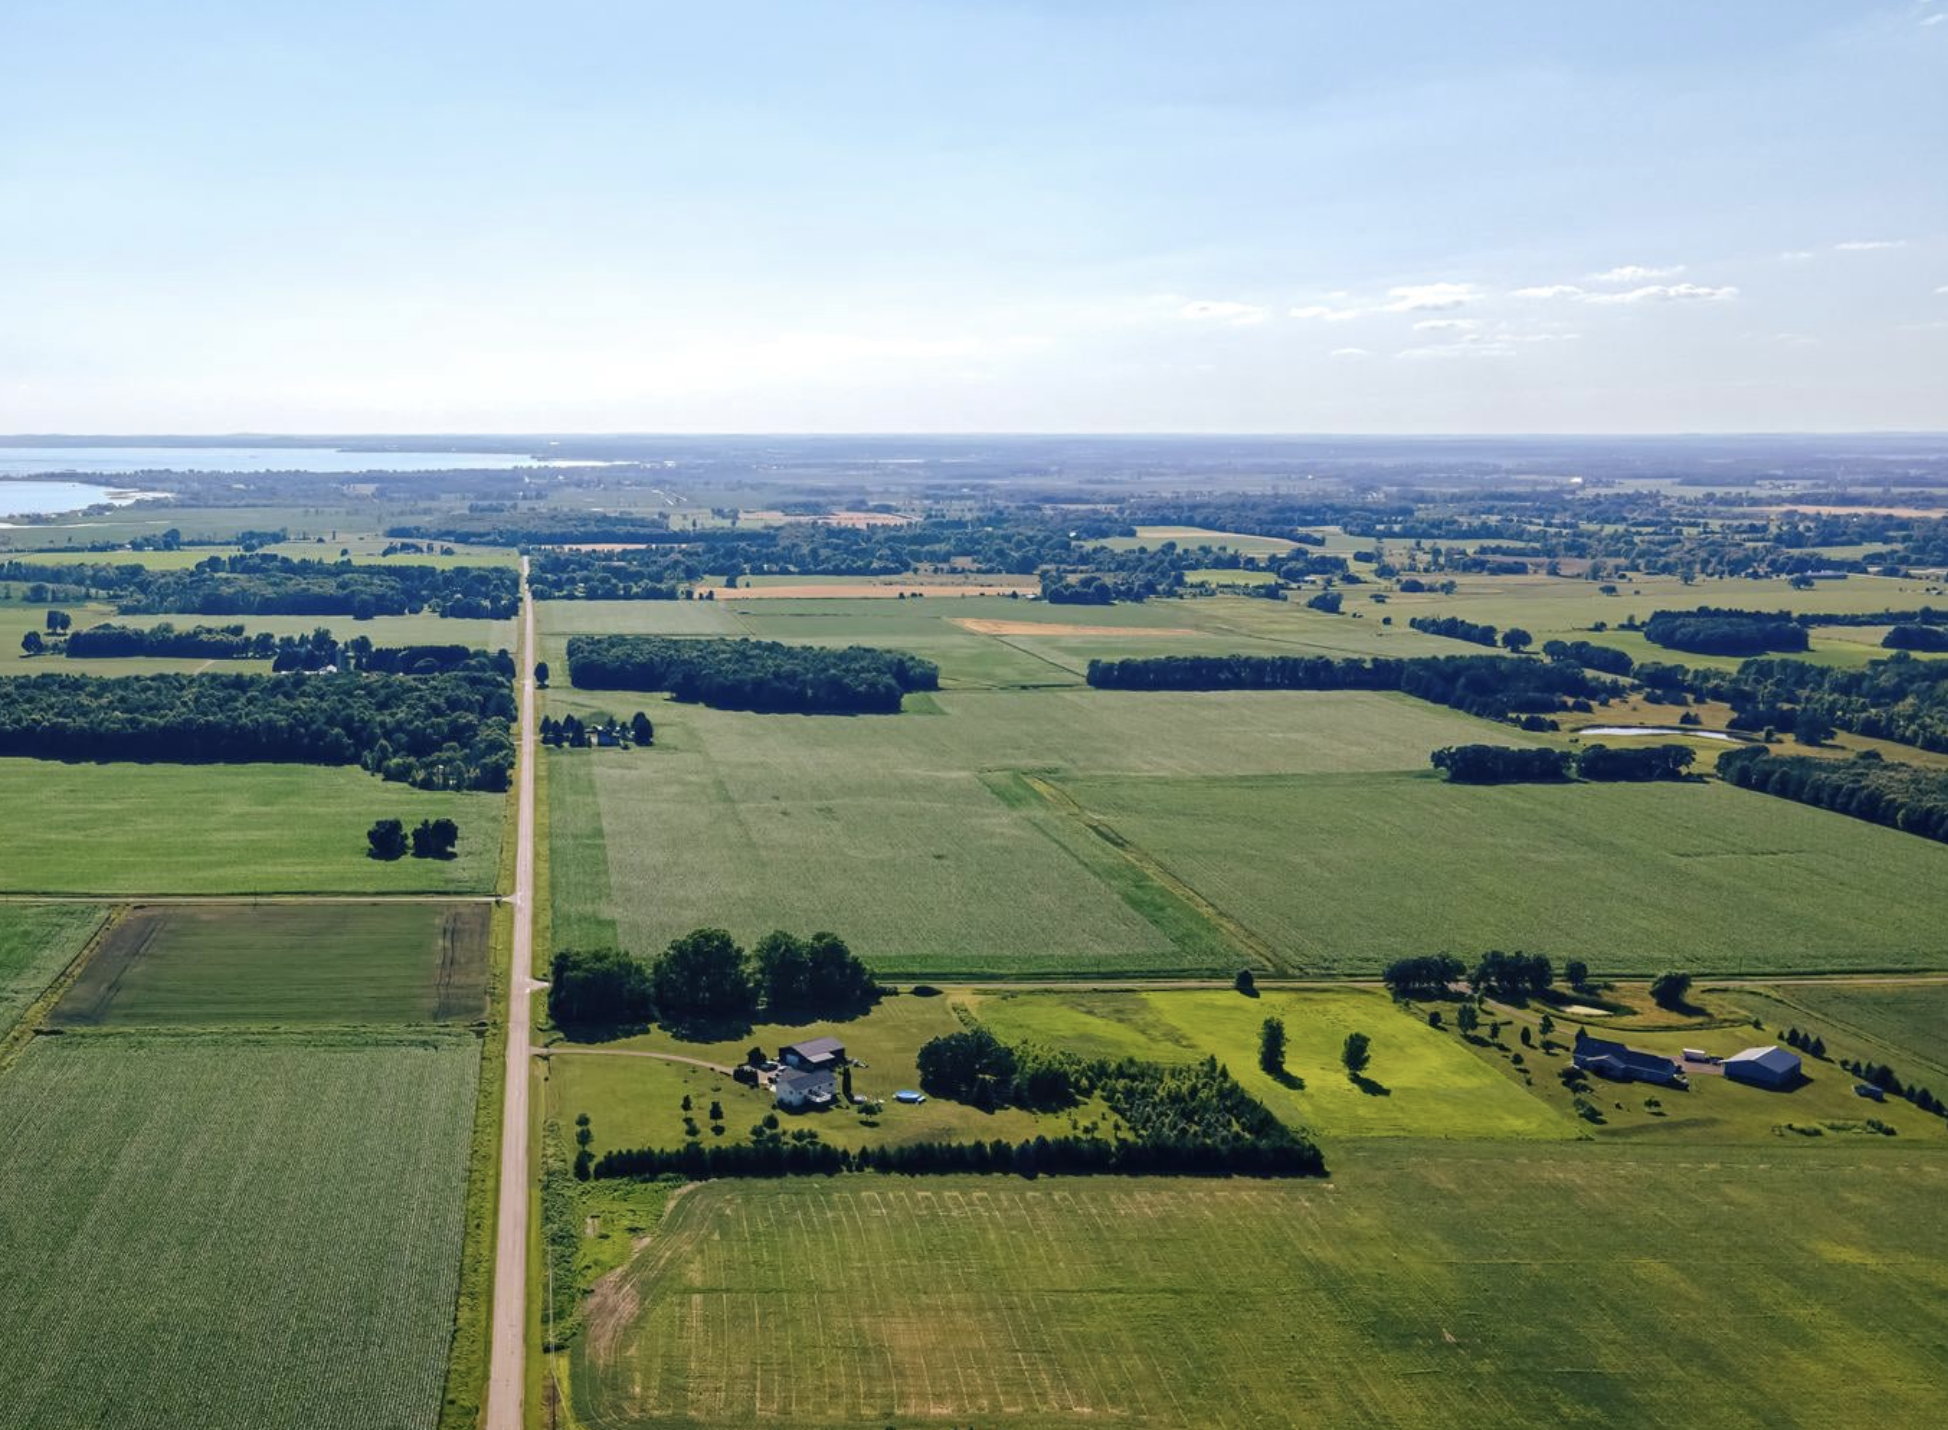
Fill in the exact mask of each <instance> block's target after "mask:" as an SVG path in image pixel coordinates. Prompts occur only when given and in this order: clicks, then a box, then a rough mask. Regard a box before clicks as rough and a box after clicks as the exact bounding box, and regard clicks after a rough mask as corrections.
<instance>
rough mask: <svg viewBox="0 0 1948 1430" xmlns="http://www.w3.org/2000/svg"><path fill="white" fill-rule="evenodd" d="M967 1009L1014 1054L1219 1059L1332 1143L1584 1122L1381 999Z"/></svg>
mask: <svg viewBox="0 0 1948 1430" xmlns="http://www.w3.org/2000/svg"><path fill="white" fill-rule="evenodd" d="M954 997H955V999H956V1001H957V1002H959V1003H960V1004H961V1005H962V1006H963V1007H965V1008H966V1009H967V1010H968V1011H969V1012H970V1013H972V1014H973V1016H974V1017H975V1018H977V1019H978V1020H979V1021H980V1022H981V1023H982V1024H983V1025H984V1026H986V1027H987V1028H988V1029H989V1030H990V1031H992V1032H993V1033H994V1035H995V1036H996V1037H998V1038H1000V1039H1001V1041H1003V1042H1004V1043H1010V1044H1020V1043H1039V1044H1041V1045H1042V1046H1043V1047H1047V1048H1054V1049H1060V1050H1062V1051H1064V1052H1071V1053H1076V1054H1078V1055H1080V1056H1083V1057H1092V1058H1107V1059H1119V1058H1126V1057H1131V1058H1140V1059H1143V1060H1144V1061H1146V1062H1162V1063H1178V1062H1195V1061H1197V1060H1198V1059H1201V1058H1206V1057H1214V1058H1216V1059H1217V1060H1218V1061H1219V1062H1221V1063H1223V1064H1224V1065H1225V1066H1226V1067H1227V1068H1229V1069H1230V1070H1231V1074H1232V1076H1233V1077H1235V1078H1237V1079H1238V1081H1239V1082H1240V1083H1241V1084H1243V1086H1244V1087H1245V1089H1246V1091H1248V1092H1250V1093H1251V1095H1252V1096H1254V1097H1256V1098H1257V1099H1258V1100H1259V1101H1261V1102H1263V1103H1264V1104H1265V1105H1266V1106H1267V1107H1269V1108H1270V1109H1271V1110H1272V1111H1273V1112H1274V1113H1276V1114H1277V1115H1278V1117H1279V1118H1280V1120H1282V1121H1284V1122H1286V1123H1289V1124H1291V1125H1292V1126H1294V1127H1303V1128H1308V1129H1310V1130H1311V1131H1313V1132H1316V1133H1318V1134H1319V1135H1320V1136H1322V1137H1326V1138H1331V1139H1336V1138H1341V1137H1462V1138H1494V1137H1524V1138H1527V1137H1542V1138H1558V1139H1560V1138H1570V1137H1574V1136H1576V1135H1577V1124H1576V1123H1575V1122H1574V1121H1572V1120H1571V1119H1570V1118H1569V1117H1567V1116H1565V1115H1564V1114H1562V1113H1561V1112H1558V1111H1557V1110H1556V1109H1554V1108H1552V1107H1550V1106H1549V1105H1548V1104H1546V1103H1544V1102H1543V1101H1541V1100H1540V1099H1538V1098H1536V1097H1533V1096H1531V1095H1530V1094H1529V1093H1528V1092H1527V1091H1525V1090H1524V1089H1523V1088H1522V1087H1521V1086H1520V1085H1519V1084H1518V1083H1516V1082H1515V1081H1514V1080H1513V1079H1512V1078H1509V1077H1506V1076H1504V1075H1503V1074H1502V1073H1500V1072H1498V1071H1496V1069H1495V1068H1493V1067H1492V1066H1490V1065H1489V1064H1488V1063H1487V1062H1486V1061H1484V1060H1483V1059H1482V1058H1479V1057H1477V1056H1475V1054H1474V1053H1472V1052H1470V1051H1469V1050H1468V1048H1467V1046H1466V1045H1465V1044H1463V1043H1462V1042H1461V1041H1460V1040H1459V1039H1458V1037H1457V1036H1456V1035H1455V1034H1453V1033H1444V1032H1439V1031H1437V1030H1435V1029H1433V1028H1430V1027H1428V1026H1427V1023H1426V1021H1425V1018H1424V1016H1423V1015H1420V1014H1417V1013H1409V1012H1405V1011H1403V1010H1401V1009H1400V1008H1398V1007H1396V1006H1395V1005H1394V1003H1393V1001H1392V999H1390V998H1389V997H1387V995H1386V994H1384V993H1382V992H1379V991H1378V990H1374V989H1355V988H1348V989H1323V988H1321V989H1311V988H1308V989H1304V990H1302V991H1288V990H1282V989H1281V990H1273V989H1265V990H1263V991H1261V993H1260V994H1259V996H1258V997H1256V998H1245V997H1242V996H1241V995H1239V994H1238V993H1236V992H1233V991H1230V990H1225V991H1222V992H1219V991H1215V990H1188V989H1186V990H1177V989H1171V990H1155V991H1142V992H1109V991H1101V992H1099V991H1094V990H1087V991H1077V992H1074V993H1067V992H1063V993H987V992H981V991H977V990H965V991H956V993H955V995H954ZM1267 1018H1278V1019H1281V1020H1282V1021H1283V1022H1284V1024H1285V1037H1286V1055H1285V1068H1286V1072H1287V1073H1288V1074H1289V1076H1288V1077H1287V1078H1284V1079H1277V1078H1273V1077H1270V1076H1268V1075H1267V1074H1266V1073H1265V1072H1264V1071H1262V1070H1261V1069H1260V1068H1259V1066H1258V1037H1259V1030H1260V1029H1261V1028H1262V1027H1263V1025H1264V1021H1265V1019H1267ZM1349 1033H1365V1034H1366V1035H1367V1036H1368V1037H1369V1038H1371V1039H1372V1040H1373V1041H1372V1053H1373V1062H1372V1064H1371V1066H1369V1067H1368V1069H1367V1074H1366V1076H1367V1081H1366V1085H1365V1086H1364V1087H1362V1086H1359V1085H1356V1084H1355V1083H1354V1082H1353V1080H1352V1079H1351V1078H1349V1077H1347V1076H1346V1069H1345V1068H1344V1067H1343V1066H1342V1065H1341V1063H1340V1061H1339V1053H1340V1049H1341V1047H1342V1046H1343V1045H1344V1044H1345V1041H1346V1035H1347V1034H1349Z"/></svg>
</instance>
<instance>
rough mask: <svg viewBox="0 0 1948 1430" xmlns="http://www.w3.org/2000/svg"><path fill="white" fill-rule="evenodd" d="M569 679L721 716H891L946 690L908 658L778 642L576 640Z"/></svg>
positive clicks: (933, 672)
mask: <svg viewBox="0 0 1948 1430" xmlns="http://www.w3.org/2000/svg"><path fill="white" fill-rule="evenodd" d="M568 671H569V678H570V679H571V680H572V681H573V682H574V683H575V684H576V685H577V686H579V687H580V688H582V689H584V690H666V691H668V692H669V693H670V694H671V695H672V696H674V697H675V698H676V699H678V700H688V701H695V702H697V703H698V704H702V705H709V706H712V707H714V708H716V709H719V710H753V711H758V712H761V713H765V714H780V713H793V714H801V715H890V714H895V713H897V712H898V710H899V708H900V703H901V699H902V697H903V696H904V695H905V694H906V693H907V692H908V691H912V690H937V689H939V688H940V669H939V667H938V666H936V665H934V663H933V662H932V661H929V660H922V659H921V658H920V657H918V656H914V655H908V654H906V653H905V652H904V651H892V650H877V649H873V648H871V647H868V646H847V647H845V648H844V649H841V650H829V649H825V648H823V647H819V646H794V645H784V644H782V643H780V642H778V641H757V640H717V639H675V638H672V637H667V636H571V637H570V638H569V641H568Z"/></svg>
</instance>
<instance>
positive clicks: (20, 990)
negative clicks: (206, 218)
mask: <svg viewBox="0 0 1948 1430" xmlns="http://www.w3.org/2000/svg"><path fill="white" fill-rule="evenodd" d="M102 915H103V911H102V910H101V909H99V908H96V907H94V906H92V905H87V904H0V1034H3V1033H5V1032H6V1031H7V1030H8V1029H9V1028H11V1027H13V1025H14V1020H15V1019H17V1018H19V1017H20V1015H21V1013H22V1012H24V1011H25V1010H26V1008H27V1007H28V1005H29V1004H31V1003H32V1002H33V1001H34V1000H35V999H36V998H38V997H40V996H41V993H42V991H43V990H44V989H45V988H46V987H47V986H48V984H50V983H52V982H53V981H54V979H55V978H56V977H57V976H58V975H59V974H60V972H61V970H62V969H64V968H66V967H67V966H68V962H69V960H70V959H72V958H73V957H74V956H75V955H76V954H77V953H79V952H80V951H81V946H82V945H83V944H84V943H86V942H87V941H88V935H89V934H91V933H93V932H94V931H95V927H96V925H98V924H100V923H101V921H102Z"/></svg>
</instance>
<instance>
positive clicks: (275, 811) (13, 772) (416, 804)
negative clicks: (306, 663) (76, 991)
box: [0, 759, 505, 895]
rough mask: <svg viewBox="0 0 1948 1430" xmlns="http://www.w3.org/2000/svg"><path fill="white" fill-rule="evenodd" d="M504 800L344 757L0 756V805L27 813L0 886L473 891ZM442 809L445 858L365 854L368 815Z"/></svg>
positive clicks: (485, 885) (6, 889)
mask: <svg viewBox="0 0 1948 1430" xmlns="http://www.w3.org/2000/svg"><path fill="white" fill-rule="evenodd" d="M504 803H505V801H504V800H503V798H502V797H501V796H500V795H493V794H456V793H447V792H435V791H428V790H416V789H413V788H411V787H410V786H408V785H403V784H396V783H388V782H386V781H384V780H380V779H377V778H375V777H374V776H372V775H368V774H366V773H365V772H364V771H363V770H360V769H356V768H339V767H326V766H320V765H132V764H104V765H92V764H89V765H84V764H72V765H70V764H61V763H58V762H56V761H52V760H30V759H0V807H4V808H7V809H15V810H32V811H33V824H34V830H33V838H32V839H22V840H19V841H17V842H16V843H15V844H14V846H13V847H12V848H11V849H10V850H9V851H8V855H7V858H6V859H5V860H4V861H0V893H63V894H116V895H122V894H127V895H143V894H269V893H351V894H359V893H388V894H390V893H421V892H424V893H439V894H458V893H484V892H488V891H490V890H491V889H492V888H493V884H494V879H495V874H496V871H497V869H498V866H499V862H500V846H501V824H502V812H503V807H504ZM441 817H446V818H450V819H452V820H454V821H455V822H457V823H458V824H459V826H460V854H459V857H458V858H457V859H452V860H437V859H399V860H395V861H393V862H391V863H382V862H380V861H377V860H373V859H370V858H367V857H366V853H367V850H368V848H369V847H370V846H369V845H368V844H367V842H366V838H365V832H366V830H367V829H369V828H371V826H372V822H373V821H374V820H377V819H385V818H394V819H400V820H403V821H405V823H406V824H407V825H408V826H409V827H410V826H412V825H416V824H418V823H419V822H420V821H421V820H422V819H439V818H441Z"/></svg>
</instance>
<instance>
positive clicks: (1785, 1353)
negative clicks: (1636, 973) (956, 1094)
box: [571, 1141, 1948, 1430]
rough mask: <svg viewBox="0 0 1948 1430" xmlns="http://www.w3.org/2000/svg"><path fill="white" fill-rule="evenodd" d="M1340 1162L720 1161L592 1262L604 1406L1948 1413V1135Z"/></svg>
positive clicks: (1848, 1419) (794, 1417) (922, 1417)
mask: <svg viewBox="0 0 1948 1430" xmlns="http://www.w3.org/2000/svg"><path fill="white" fill-rule="evenodd" d="M1332 1168H1333V1177H1332V1180H1331V1181H1330V1182H1324V1183H1321V1182H1314V1181H1301V1182H1272V1183H1262V1182H1249V1181H1235V1182H1198V1183H1195V1184H1191V1183H1187V1182H1182V1181H1145V1180H1128V1181H1125V1180H1120V1179H1111V1178H1103V1179H1094V1180H1092V1179H1071V1180H1060V1179H1047V1180H1043V1181H1040V1182H1032V1183H1031V1182H1024V1181H1021V1180H1019V1179H1015V1178H1005V1177H994V1178H926V1179H904V1178H892V1177H878V1176H867V1175H861V1176H853V1177H848V1178H842V1179H836V1180H790V1181H785V1182H780V1183H765V1184H759V1183H752V1182H743V1183H731V1182H716V1183H709V1184H706V1185H704V1186H701V1187H698V1188H695V1189H694V1190H692V1191H690V1192H688V1193H686V1194H685V1195H684V1196H682V1197H681V1198H679V1199H678V1200H676V1201H675V1202H674V1203H672V1204H671V1205H670V1207H669V1209H668V1211H667V1212H666V1213H665V1215H664V1217H663V1220H662V1223H661V1225H660V1227H659V1228H658V1230H657V1232H656V1233H655V1235H654V1237H653V1238H652V1239H651V1241H650V1242H649V1244H648V1246H647V1247H646V1248H645V1249H644V1250H643V1251H642V1252H641V1253H639V1255H638V1256H637V1258H636V1259H635V1261H634V1262H633V1263H632V1264H631V1265H630V1266H629V1267H628V1268H627V1269H626V1270H625V1271H623V1272H622V1273H620V1275H619V1276H618V1277H617V1278H616V1280H614V1281H613V1282H611V1283H609V1284H608V1285H606V1286H605V1287H604V1288H603V1289H602V1290H601V1291H599V1292H598V1293H597V1297H596V1298H595V1300H594V1301H592V1302H591V1304H590V1306H589V1311H588V1329H587V1331H586V1332H585V1334H584V1335H583V1336H582V1337H581V1338H579V1339H578V1340H577V1341H576V1342H575V1343H574V1345H573V1347H572V1350H571V1357H572V1391H571V1393H572V1397H573V1400H574V1404H575V1408H576V1411H577V1413H578V1414H579V1415H580V1416H581V1418H582V1419H583V1420H584V1422H585V1423H588V1424H593V1425H602V1426H604V1427H611V1430H613V1428H614V1427H622V1426H635V1425H643V1426H647V1425H657V1426H698V1427H703V1426H709V1427H727V1426H771V1425H775V1426H821V1425H831V1426H840V1425H846V1426H852V1425H891V1424H914V1423H920V1422H924V1423H934V1424H977V1425H981V1426H1034V1427H1054V1426H1077V1425H1103V1424H1119V1425H1129V1426H1141V1427H1156V1430H1162V1427H1182V1426H1199V1427H1213V1430H1259V1427H1264V1430H1270V1427H1283V1426H1289V1425H1293V1424H1317V1425H1335V1424H1345V1425H1409V1426H1412V1425H1426V1426H1442V1427H1445V1426H1453V1425H1470V1424H1490V1423H1493V1424H1529V1425H1548V1424H1614V1425H1677V1424H1696V1425H1711V1426H1738V1427H1760V1426H1766V1425H1774V1424H1794V1425H1859V1424H1862V1423H1864V1421H1863V1409H1865V1408H1866V1407H1869V1406H1871V1421H1872V1423H1873V1424H1875V1425H1879V1426H1888V1427H1896V1426H1916V1427H1920V1426H1932V1425H1934V1424H1936V1423H1938V1420H1939V1414H1940V1409H1941V1398H1942V1367H1941V1346H1942V1343H1943V1341H1944V1339H1948V1296H1944V1295H1943V1294H1942V1292H1943V1279H1942V1272H1941V1269H1940V1268H1941V1267H1942V1265H1943V1264H1944V1259H1945V1258H1948V1218H1942V1217H1935V1216H1916V1215H1912V1214H1910V1212H1911V1209H1912V1208H1914V1207H1917V1206H1934V1205H1939V1204H1940V1203H1941V1201H1942V1199H1943V1198H1944V1197H1948V1157H1944V1156H1942V1155H1941V1154H1940V1153H1938V1152H1934V1151H1929V1152H1921V1153H1916V1152H1908V1151H1904V1150H1902V1149H1897V1148H1890V1147H1885V1146H1855V1145H1849V1146H1847V1147H1845V1148H1827V1147H1823V1146H1808V1145H1799V1144H1794V1145H1791V1146H1785V1145H1778V1146H1772V1147H1765V1148H1746V1149H1718V1148H1713V1149H1710V1150H1706V1151H1700V1150H1698V1149H1693V1148H1683V1149H1676V1148H1658V1147H1651V1146H1647V1145H1644V1144H1642V1143H1637V1144H1629V1145H1624V1144H1618V1145H1608V1146H1591V1145H1588V1144H1550V1143H1522V1144H1517V1145H1515V1146H1510V1145H1508V1144H1500V1145H1492V1144H1483V1145H1480V1146H1471V1147H1470V1146H1455V1145H1453V1144H1435V1145H1429V1144H1423V1143H1416V1142H1411V1141H1406V1142H1387V1141H1367V1142H1361V1143H1357V1144H1350V1145H1346V1146H1342V1147H1340V1148H1339V1149H1337V1150H1336V1151H1335V1153H1334V1155H1333V1158H1332Z"/></svg>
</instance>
